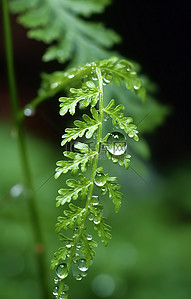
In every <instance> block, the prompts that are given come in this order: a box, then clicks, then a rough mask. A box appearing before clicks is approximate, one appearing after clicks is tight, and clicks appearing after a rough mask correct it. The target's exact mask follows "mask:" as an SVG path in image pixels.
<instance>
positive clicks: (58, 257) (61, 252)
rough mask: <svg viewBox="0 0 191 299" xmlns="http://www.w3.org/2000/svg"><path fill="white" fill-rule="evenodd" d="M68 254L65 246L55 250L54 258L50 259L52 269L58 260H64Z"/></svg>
mask: <svg viewBox="0 0 191 299" xmlns="http://www.w3.org/2000/svg"><path fill="white" fill-rule="evenodd" d="M67 254H68V249H67V247H61V248H59V249H58V251H57V252H55V253H54V258H53V259H52V260H51V266H50V267H51V269H54V268H55V267H56V266H57V265H58V264H59V262H60V260H63V261H64V260H65V259H66V256H67Z"/></svg>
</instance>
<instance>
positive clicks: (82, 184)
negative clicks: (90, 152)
mask: <svg viewBox="0 0 191 299" xmlns="http://www.w3.org/2000/svg"><path fill="white" fill-rule="evenodd" d="M79 178H80V181H76V180H74V179H69V180H67V181H66V184H67V186H68V187H70V189H60V190H59V191H58V193H59V194H60V195H59V196H57V198H56V200H57V204H56V205H57V206H59V205H64V204H65V203H66V202H68V203H69V202H71V200H76V199H77V198H78V196H79V194H80V193H81V199H83V198H84V197H85V196H86V195H87V192H88V189H89V186H90V185H91V182H90V181H89V180H87V179H86V177H84V176H83V175H82V174H79Z"/></svg>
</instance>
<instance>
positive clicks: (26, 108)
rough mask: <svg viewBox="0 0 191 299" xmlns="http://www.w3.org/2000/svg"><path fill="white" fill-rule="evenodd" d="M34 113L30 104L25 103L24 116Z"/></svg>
mask: <svg viewBox="0 0 191 299" xmlns="http://www.w3.org/2000/svg"><path fill="white" fill-rule="evenodd" d="M34 114H35V109H34V108H33V107H32V106H31V105H27V106H26V107H25V109H24V115H25V116H33V115H34Z"/></svg>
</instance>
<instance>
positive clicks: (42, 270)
mask: <svg viewBox="0 0 191 299" xmlns="http://www.w3.org/2000/svg"><path fill="white" fill-rule="evenodd" d="M2 17H3V26H4V39H5V51H6V64H7V76H8V84H9V93H10V102H11V108H12V114H13V119H14V124H15V126H16V128H17V139H18V146H19V151H20V156H21V163H22V169H23V176H24V179H25V185H26V188H27V190H28V192H27V193H28V196H27V203H28V208H29V214H30V220H31V226H32V230H33V235H34V241H35V248H36V252H35V253H36V258H37V264H38V272H39V280H40V284H41V287H42V293H43V296H42V298H44V299H47V298H49V295H48V287H47V286H48V284H47V279H46V266H45V258H44V249H43V246H44V245H43V244H44V242H43V237H42V230H41V227H40V221H39V215H38V209H37V205H36V200H35V194H34V189H33V185H32V179H31V173H30V167H29V161H28V157H27V151H26V143H25V135H24V130H23V123H22V122H21V120H19V117H18V115H19V102H18V95H17V87H16V79H15V72H14V61H13V47H12V36H11V25H10V18H9V9H8V1H7V0H2Z"/></svg>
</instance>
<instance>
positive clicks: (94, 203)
mask: <svg viewBox="0 0 191 299" xmlns="http://www.w3.org/2000/svg"><path fill="white" fill-rule="evenodd" d="M91 204H92V205H93V206H97V205H98V204H99V197H98V196H96V195H94V196H92V198H91Z"/></svg>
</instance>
